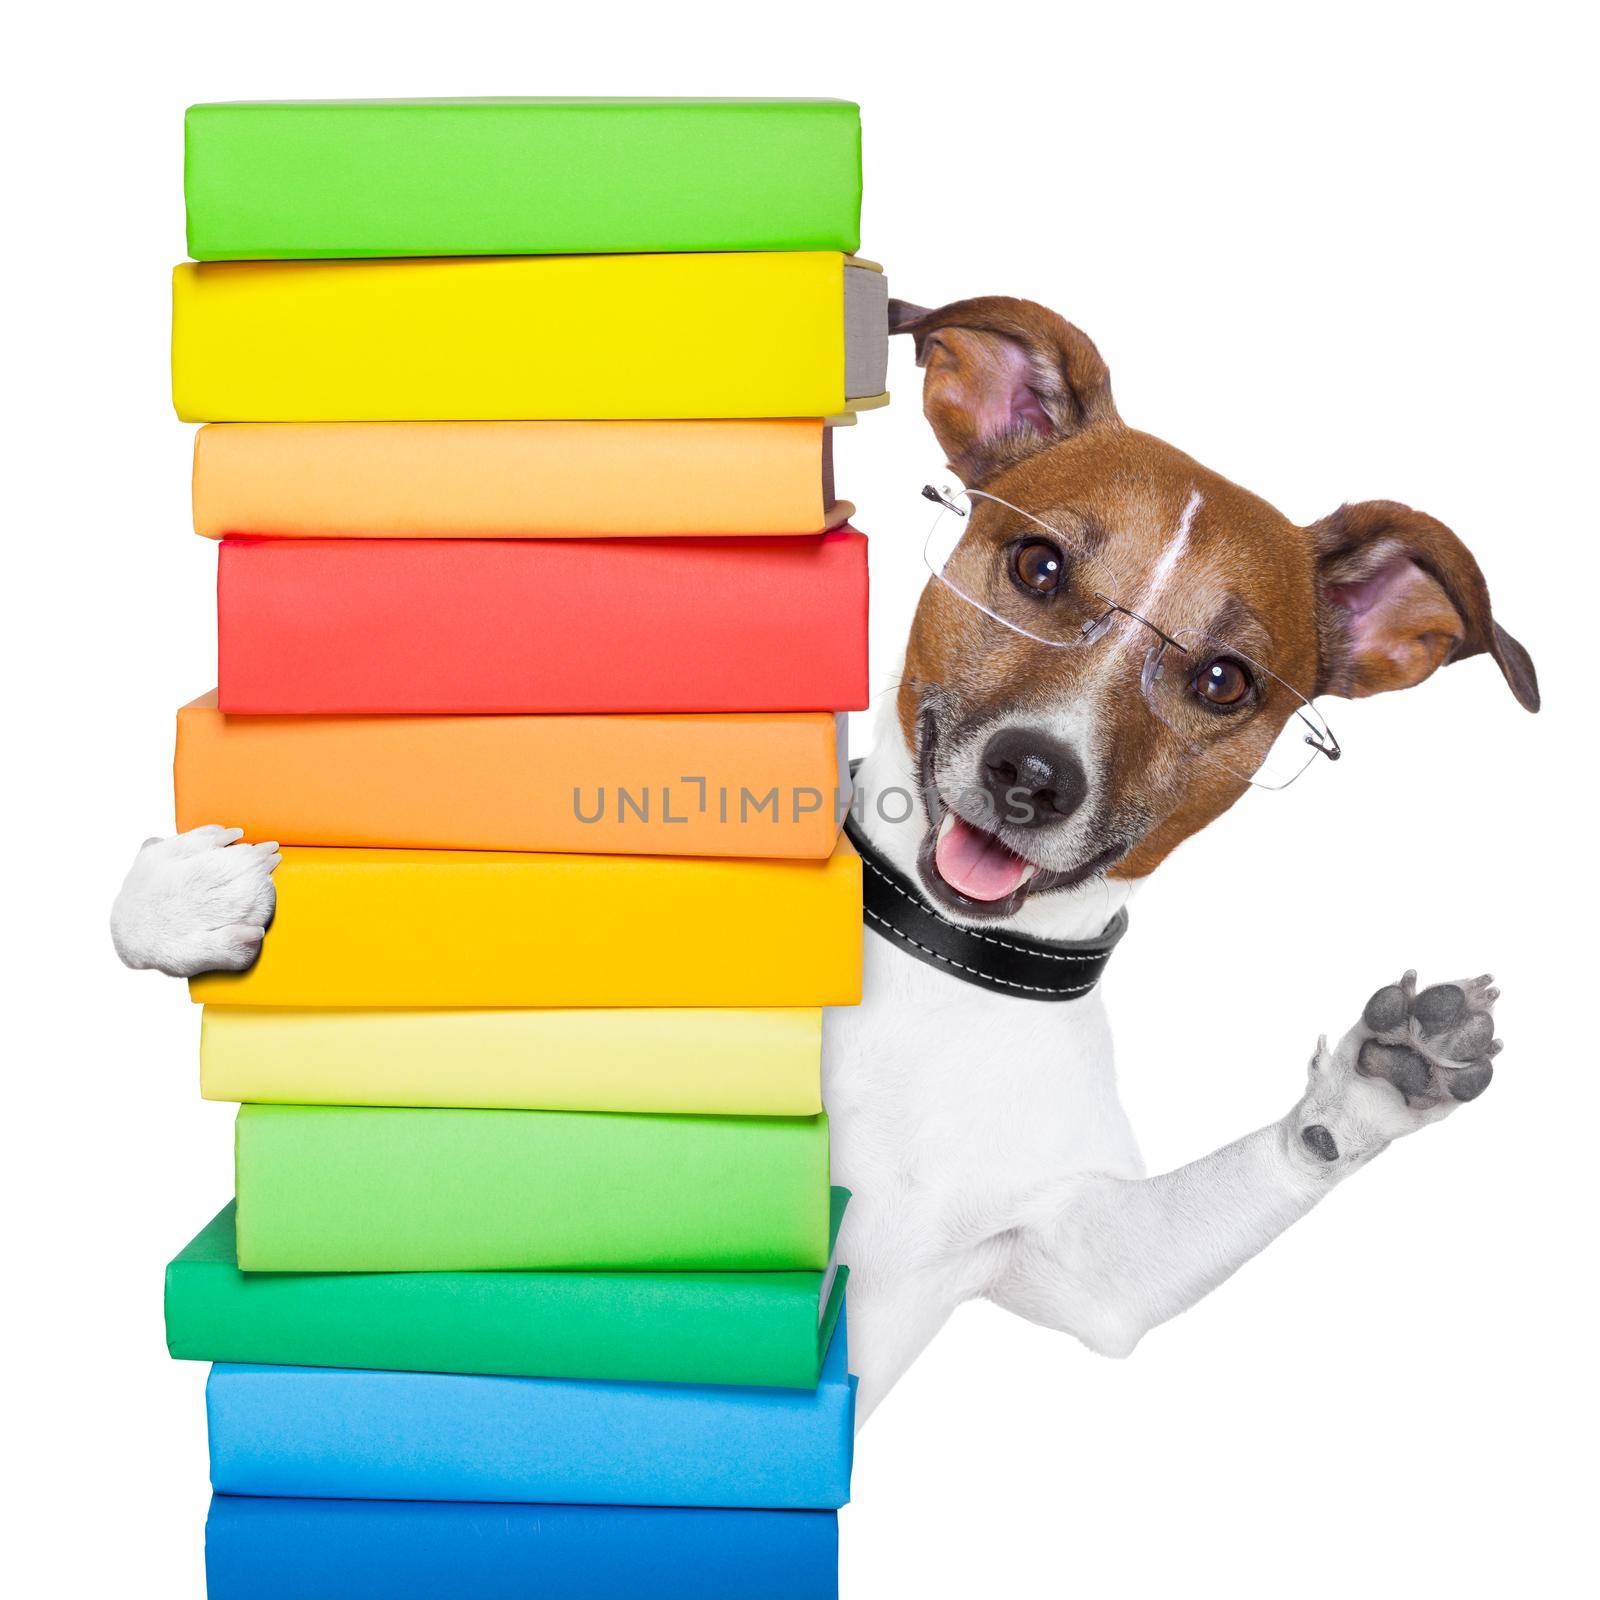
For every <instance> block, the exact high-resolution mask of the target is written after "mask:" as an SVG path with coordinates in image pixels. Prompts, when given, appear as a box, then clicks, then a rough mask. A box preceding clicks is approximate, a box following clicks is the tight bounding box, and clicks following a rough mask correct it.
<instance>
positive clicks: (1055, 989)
mask: <svg viewBox="0 0 1600 1600" xmlns="http://www.w3.org/2000/svg"><path fill="white" fill-rule="evenodd" d="M844 827H845V832H846V833H847V834H849V836H850V842H851V844H853V845H854V846H855V847H856V852H857V854H858V855H859V856H860V857H861V866H862V873H861V910H862V915H863V916H864V917H865V918H866V924H867V926H868V927H869V928H871V929H872V930H873V931H874V932H875V933H878V934H880V935H882V937H883V938H885V939H892V940H894V942H895V943H896V944H898V945H899V946H900V948H901V949H902V950H904V951H906V952H907V953H908V954H909V955H913V956H915V957H916V958H917V960H918V961H925V962H927V964H928V965H929V966H930V967H938V968H939V969H940V971H942V972H948V973H949V974H950V976H951V977H953V978H960V979H961V981H962V982H963V983H972V984H976V985H977V986H978V988H980V989H992V990H993V991H994V992H995V993H996V994H1009V995H1012V996H1014V997H1015V998H1017V999H1019V1000H1078V999H1081V998H1082V997H1083V996H1084V995H1086V994H1088V992H1089V991H1090V990H1091V989H1092V988H1094V986H1095V985H1096V984H1097V983H1098V982H1099V981H1100V974H1101V973H1102V972H1104V971H1105V970H1106V963H1107V962H1108V961H1110V959H1111V952H1112V951H1113V950H1114V949H1115V948H1116V944H1117V940H1119V939H1120V938H1121V937H1122V936H1123V934H1124V933H1126V932H1127V931H1128V913H1127V911H1126V910H1125V909H1124V910H1121V911H1119V912H1118V913H1117V914H1116V916H1114V917H1113V918H1112V919H1111V921H1110V922H1109V923H1107V924H1106V929H1105V932H1104V933H1102V934H1101V935H1100V937H1099V938H1098V939H1063V940H1060V941H1055V940H1047V939H1030V938H1027V937H1026V936H1025V935H1023V934H1018V933H1008V934H1004V935H1001V934H996V933H986V932H984V931H983V930H982V929H980V928H963V927H962V926H961V925H960V924H959V923H956V922H951V921H950V920H949V919H948V918H946V917H943V916H941V915H940V914H939V913H938V912H937V911H935V910H934V908H933V907H932V906H930V905H929V904H928V902H927V901H926V900H925V899H924V898H923V895H922V891H921V890H920V889H919V888H918V887H917V885H916V884H915V883H914V882H912V880H911V879H910V878H908V877H906V875H905V874H904V873H903V872H901V871H900V870H899V868H898V867H895V866H893V865H891V864H890V862H889V861H888V860H887V859H886V858H885V857H884V856H883V855H881V854H880V853H879V852H878V851H877V850H876V849H874V848H873V845H872V843H871V841H870V840H868V838H867V836H866V834H865V833H864V832H863V831H862V830H861V828H860V827H859V826H858V825H857V822H856V819H855V817H854V816H853V815H852V816H848V817H846V818H845V824H844Z"/></svg>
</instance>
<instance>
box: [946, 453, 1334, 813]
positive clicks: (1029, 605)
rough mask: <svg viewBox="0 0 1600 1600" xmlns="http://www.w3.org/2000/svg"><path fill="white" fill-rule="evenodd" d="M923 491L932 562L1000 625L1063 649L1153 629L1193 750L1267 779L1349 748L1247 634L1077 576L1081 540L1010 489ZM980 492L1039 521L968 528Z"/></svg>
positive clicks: (1162, 691)
mask: <svg viewBox="0 0 1600 1600" xmlns="http://www.w3.org/2000/svg"><path fill="white" fill-rule="evenodd" d="M922 493H923V496H924V497H925V498H926V499H928V500H931V501H932V502H933V503H934V504H935V505H936V506H937V507H938V508H939V511H938V514H937V516H936V517H935V519H934V522H933V526H932V527H931V528H930V529H929V530H928V537H927V540H926V541H925V543H924V546H923V559H924V561H925V562H926V563H927V566H928V570H929V572H931V573H932V574H933V576H934V578H935V579H937V581H938V582H939V583H941V584H943V585H944V587H945V588H947V589H949V590H950V591H951V592H952V593H954V594H955V595H957V596H959V597H960V598H961V599H962V600H963V601H965V602H966V603H967V604H968V605H970V606H973V607H975V608H976V609H977V610H979V611H981V612H982V613H983V614H984V615H985V616H986V617H988V618H990V619H991V620H992V621H994V622H996V623H998V624H1000V626H1002V627H1004V628H1007V629H1009V630H1010V631H1011V632H1013V633H1018V634H1021V635H1022V636H1023V637H1024V638H1027V639H1031V640H1033V641H1034V642H1035V643H1037V644H1041V645H1045V646H1046V647H1048V648H1049V649H1052V650H1088V649H1091V648H1093V647H1094V646H1095V645H1096V644H1098V643H1099V642H1100V641H1101V640H1102V639H1104V638H1106V637H1107V635H1109V634H1110V633H1112V632H1113V631H1115V630H1117V629H1118V628H1119V625H1121V624H1123V623H1124V622H1127V623H1132V624H1134V625H1136V626H1137V627H1139V628H1140V629H1142V630H1144V631H1145V632H1147V633H1148V634H1149V635H1150V636H1151V637H1150V644H1149V646H1148V648H1147V650H1146V652H1145V659H1144V663H1143V666H1142V668H1141V670H1140V674H1139V689H1140V693H1141V694H1142V696H1143V698H1144V702H1145V704H1146V706H1147V707H1148V708H1149V710H1150V712H1151V714H1152V715H1153V716H1154V717H1155V718H1156V720H1157V721H1158V722H1160V723H1161V724H1162V726H1163V727H1165V728H1167V729H1168V730H1169V731H1170V732H1171V733H1173V734H1174V735H1176V737H1177V739H1178V742H1179V749H1180V750H1181V751H1182V752H1183V753H1184V754H1185V755H1186V756H1189V757H1192V758H1195V759H1204V760H1208V761H1215V762H1218V763H1220V764H1221V765H1222V766H1224V767H1225V768H1227V770H1228V771H1229V772H1231V773H1232V774H1233V775H1234V776H1235V777H1237V778H1240V779H1242V780H1243V781H1244V782H1246V783H1250V784H1253V785H1254V786H1255V787H1257V788H1260V789H1286V788H1287V787H1288V786H1289V785H1290V784H1291V783H1293V782H1294V781H1295V779H1296V778H1298V777H1300V776H1301V775H1302V774H1303V773H1304V772H1305V770H1306V768H1307V767H1309V766H1311V765H1313V764H1314V763H1315V761H1316V759H1317V757H1318V756H1323V757H1325V758H1326V759H1327V760H1329V761H1337V760H1338V759H1339V757H1340V755H1341V753H1342V752H1341V750H1340V747H1339V741H1338V740H1337V739H1336V738H1335V737H1334V735H1333V730H1332V729H1331V728H1330V727H1329V726H1328V724H1327V721H1326V720H1325V719H1324V717H1323V715H1322V713H1321V712H1320V711H1319V710H1318V709H1317V707H1316V706H1315V705H1314V704H1313V703H1312V702H1311V701H1310V700H1309V699H1308V698H1307V697H1306V696H1305V695H1303V694H1301V693H1300V691H1299V690H1298V689H1296V688H1295V687H1294V686H1293V685H1292V684H1289V683H1286V682H1285V681H1284V680H1283V679H1282V678H1280V677H1279V676H1278V674H1277V673H1275V672H1274V671H1273V670H1272V669H1271V668H1270V667H1268V666H1266V665H1264V664H1263V663H1262V662H1260V661H1259V660H1257V659H1255V658H1254V657H1253V656H1251V655H1250V654H1249V653H1248V652H1247V651H1245V650H1244V649H1242V648H1241V647H1240V646H1239V644H1238V643H1236V642H1234V641H1232V640H1230V639H1228V638H1227V637H1225V636H1220V635H1218V634H1214V633H1209V632H1206V631H1204V630H1201V629H1195V628H1172V629H1166V628H1163V627H1161V626H1160V625H1159V624H1158V623H1156V622H1154V621H1152V620H1151V619H1150V618H1149V617H1146V616H1142V615H1140V613H1139V612H1137V611H1134V610H1132V609H1131V608H1130V607H1128V606H1125V605H1123V604H1122V603H1121V602H1120V601H1117V600H1114V599H1112V598H1111V597H1110V596H1109V595H1107V594H1104V593H1102V592H1100V591H1098V590H1094V589H1090V590H1088V591H1087V592H1085V591H1083V590H1080V589H1078V588H1075V587H1073V586H1071V585H1069V584H1068V582H1067V578H1068V572H1067V567H1068V561H1069V553H1070V551H1071V548H1072V540H1071V539H1069V538H1068V537H1067V536H1066V535H1064V534H1063V533H1062V532H1061V531H1059V530H1058V529H1056V528H1054V527H1052V526H1051V525H1050V524H1049V523H1047V522H1045V521H1043V520H1041V519H1040V518H1039V517H1036V516H1034V514H1033V513H1032V512H1031V511H1025V510H1023V508H1022V507H1021V506H1017V505H1013V504H1012V503H1011V502H1010V501H1009V500H1002V499H1001V498H1000V497H999V496H998V495H992V494H987V493H985V492H984V491H983V490H981V489H951V488H945V489H942V490H940V489H935V488H934V487H933V486H932V485H931V484H928V485H924V487H923V490H922ZM979 500H986V501H989V502H990V503H991V504H993V505H996V506H1001V507H1004V508H1005V509H1006V510H1007V511H1010V512H1012V513H1013V514H1014V515H1015V516H1017V517H1020V518H1021V519H1022V521H1023V522H1024V523H1025V524H1028V525H1029V526H1028V527H1026V528H1024V529H1023V530H1022V531H1021V532H1020V533H1014V534H1013V535H1012V536H1011V537H1010V538H1007V539H1003V540H1000V541H998V542H994V543H985V542H983V541H981V540H968V539H967V538H966V534H967V532H968V529H969V527H970V526H971V515H972V510H973V508H974V503H975V502H976V501H979ZM962 501H965V502H966V505H965V506H963V505H962V504H961V502H962ZM1034 530H1037V535H1038V536H1035V533H1034ZM1280 713H1281V715H1280Z"/></svg>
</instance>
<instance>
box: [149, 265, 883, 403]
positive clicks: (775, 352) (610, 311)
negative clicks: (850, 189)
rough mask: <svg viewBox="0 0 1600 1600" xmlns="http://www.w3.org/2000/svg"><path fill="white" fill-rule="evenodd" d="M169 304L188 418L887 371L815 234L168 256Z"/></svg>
mask: <svg viewBox="0 0 1600 1600" xmlns="http://www.w3.org/2000/svg"><path fill="white" fill-rule="evenodd" d="M172 302H173V303H172V399H173V404H174V405H175V406H176V407H177V410H178V415H179V416H180V417H182V418H184V419H185V420H186V421H192V422H225V421H258V422H315V421H323V422H342V421H362V420H370V421H379V422H383V421H432V420H450V419H478V420H494V419H506V418H529V419H538V418H674V417H827V416H831V415H833V414H834V413H837V412H842V411H846V410H848V409H850V408H851V407H853V406H856V405H859V404H863V403H870V402H872V401H874V400H877V401H881V400H882V399H883V388H884V382H885V372H886V370H887V353H888V310H887V305H888V302H887V290H886V288H885V286H884V278H883V274H882V272H881V271H879V270H878V269H877V268H876V267H874V266H872V265H871V264H870V263H864V262H857V261H855V260H854V259H853V258H849V257H846V256H842V255H839V254H836V253H834V252H831V251H814V250H803V251H793V252H784V253H770V254H763V253H733V252H730V253H727V254H718V255H660V256H628V255H609V256H522V257H517V256H508V257H497V258H493V259H489V258H470V259H465V260H458V259H450V260H390V261H215V262H186V263H185V264H184V265H182V266H180V267H178V268H177V270H176V272H175V273H174V275H173V296H172Z"/></svg>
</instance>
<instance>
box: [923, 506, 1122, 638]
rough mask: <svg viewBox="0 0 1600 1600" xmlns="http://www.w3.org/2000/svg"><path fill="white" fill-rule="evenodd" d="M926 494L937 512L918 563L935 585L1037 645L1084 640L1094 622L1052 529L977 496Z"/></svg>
mask: <svg viewBox="0 0 1600 1600" xmlns="http://www.w3.org/2000/svg"><path fill="white" fill-rule="evenodd" d="M923 492H924V494H926V495H927V496H928V498H930V499H934V500H936V503H937V507H938V509H937V514H936V515H935V517H934V519H933V525H932V526H931V527H930V528H929V530H928V537H927V541H926V543H925V544H924V546H923V559H924V560H925V561H926V563H927V566H928V570H929V572H931V573H932V574H933V576H934V577H935V578H937V579H938V580H939V582H940V583H942V584H944V585H945V586H946V588H949V589H952V590H954V591H955V593H956V594H958V595H959V596H960V597H961V598H962V599H963V600H965V601H966V602H967V604H968V605H971V606H976V607H977V609H978V610H979V611H981V612H983V613H984V615H985V616H987V617H990V618H992V619H993V620H994V621H995V622H998V623H1000V624H1001V625H1002V626H1004V627H1007V628H1010V629H1011V630H1012V631H1013V632H1015V633H1020V634H1023V635H1025V636H1026V637H1028V638H1030V639H1033V640H1036V641H1037V642H1038V643H1039V644H1046V645H1049V646H1051V647H1052V648H1061V647H1064V646H1068V645H1080V644H1082V643H1083V642H1084V634H1085V629H1086V627H1087V626H1092V624H1093V622H1094V620H1095V617H1094V616H1093V615H1090V614H1089V613H1087V612H1085V611H1084V609H1083V604H1082V597H1081V596H1079V595H1076V594H1075V591H1074V589H1073V585H1072V583H1071V571H1070V556H1069V553H1068V551H1067V549H1066V548H1065V543H1064V541H1063V540H1062V538H1061V536H1060V535H1059V534H1058V533H1057V532H1056V531H1055V530H1054V529H1053V528H1051V527H1050V526H1049V525H1048V524H1046V523H1043V522H1041V521H1039V520H1038V519H1037V518H1036V517H1034V516H1032V515H1030V514H1029V513H1028V512H1026V511H1023V510H1022V509H1021V508H1020V507H1017V506H1013V505H1010V504H1009V503H1007V502H1006V501H1003V500H996V499H994V498H993V497H992V496H990V495H986V494H983V493H982V492H981V491H977V490H974V491H970V492H969V491H967V490H964V489H942V490H940V491H939V492H938V494H937V496H935V495H934V494H933V493H931V492H930V491H928V490H924V491H923ZM1100 609H1101V610H1103V609H1104V607H1101V608H1100Z"/></svg>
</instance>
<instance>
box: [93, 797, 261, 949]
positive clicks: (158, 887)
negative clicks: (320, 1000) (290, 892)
mask: <svg viewBox="0 0 1600 1600" xmlns="http://www.w3.org/2000/svg"><path fill="white" fill-rule="evenodd" d="M242 836H243V829H240V828H220V827H208V828H193V829H191V830H190V831H189V832H188V833H180V834H178V835H177V836H176V837H175V838H171V839H147V840H145V842H144V845H143V846H142V847H141V849H140V851H139V854H138V856H137V857H136V858H135V860H134V863H133V866H132V868H131V869H130V871H129V873H128V876H127V878H126V880H125V881H124V883H123V885H122V890H121V893H119V894H118V895H117V899H116V903H115V904H114V905H113V906H112V908H111V942H112V943H113V944H114V945H115V946H116V950H117V954H118V955H119V956H120V957H121V958H122V960H123V961H124V962H125V963H126V964H127V965H128V966H130V967H153V968H155V969H156V970H157V971H158V972H165V973H168V974H169V975H170V976H172V977H174V978H192V977H194V976H195V975H196V974H197V973H201V972H242V971H244V969H245V968H246V967H248V966H250V965H251V964H252V963H253V962H254V961H255V959H256V957H257V956H258V955H259V954H260V953H261V940H262V938H263V937H264V936H265V934H266V931H267V924H268V923H270V922H271V921H272V912H273V908H274V906H275V905H276V895H275V891H274V889H273V885H272V872H273V869H274V868H275V867H276V866H277V865H278V863H279V862H280V861H281V860H282V859H283V857H282V856H280V855H279V854H278V847H277V845H276V844H275V843H272V842H267V843H264V844H241V843H239V840H240V838H241V837H242Z"/></svg>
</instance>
